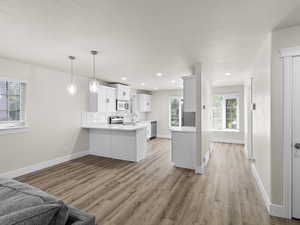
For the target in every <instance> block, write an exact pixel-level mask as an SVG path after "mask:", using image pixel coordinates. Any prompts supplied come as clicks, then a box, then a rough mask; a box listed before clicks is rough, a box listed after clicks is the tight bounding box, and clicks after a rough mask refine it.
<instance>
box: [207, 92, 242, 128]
mask: <svg viewBox="0 0 300 225" xmlns="http://www.w3.org/2000/svg"><path fill="white" fill-rule="evenodd" d="M213 96H222V97H223V102H222V109H223V112H222V114H223V120H222V122H223V124H222V127H223V129H215V128H213V130H214V131H227V132H239V131H240V94H214V95H213ZM228 99H236V100H237V118H236V120H237V128H236V129H229V128H226V100H228ZM211 118H212V119H214V118H213V116H212V117H211Z"/></svg>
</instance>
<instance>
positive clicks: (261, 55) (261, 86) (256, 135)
mask: <svg viewBox="0 0 300 225" xmlns="http://www.w3.org/2000/svg"><path fill="white" fill-rule="evenodd" d="M254 61H255V62H254V64H253V67H252V74H251V75H250V76H252V78H253V85H252V86H253V87H252V89H253V93H252V96H253V103H255V104H256V110H254V111H253V141H252V142H253V143H252V147H253V157H254V159H255V161H254V162H253V164H254V166H255V168H256V170H257V173H258V175H259V177H260V179H261V182H262V184H263V186H264V189H265V192H266V193H267V195H268V198H269V199H270V196H271V146H270V144H271V140H270V128H271V126H270V123H271V120H270V118H271V111H270V110H271V104H270V103H271V99H270V95H271V89H270V81H271V80H270V76H271V34H270V33H269V34H267V35H266V37H265V38H264V39H263V40H262V43H261V47H260V49H259V52H258V53H257V55H256V58H255V60H254Z"/></svg>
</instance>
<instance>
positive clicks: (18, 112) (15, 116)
mask: <svg viewBox="0 0 300 225" xmlns="http://www.w3.org/2000/svg"><path fill="white" fill-rule="evenodd" d="M25 88H26V84H25V83H24V82H20V81H7V80H0V124H6V123H7V124H14V123H15V124H19V123H24V121H25Z"/></svg>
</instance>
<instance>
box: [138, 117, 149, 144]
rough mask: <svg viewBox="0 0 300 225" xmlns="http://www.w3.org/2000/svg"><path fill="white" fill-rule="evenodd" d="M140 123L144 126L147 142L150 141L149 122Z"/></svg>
mask: <svg viewBox="0 0 300 225" xmlns="http://www.w3.org/2000/svg"><path fill="white" fill-rule="evenodd" d="M140 123H141V124H144V125H146V136H147V140H150V138H151V121H143V122H140Z"/></svg>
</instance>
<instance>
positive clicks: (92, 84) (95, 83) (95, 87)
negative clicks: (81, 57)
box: [89, 50, 99, 93]
mask: <svg viewBox="0 0 300 225" xmlns="http://www.w3.org/2000/svg"><path fill="white" fill-rule="evenodd" d="M91 54H92V55H93V79H92V80H91V81H90V83H89V88H90V92H92V93H96V92H97V91H98V86H99V82H98V81H97V79H96V67H95V57H96V55H97V54H98V52H97V51H94V50H93V51H91Z"/></svg>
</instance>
